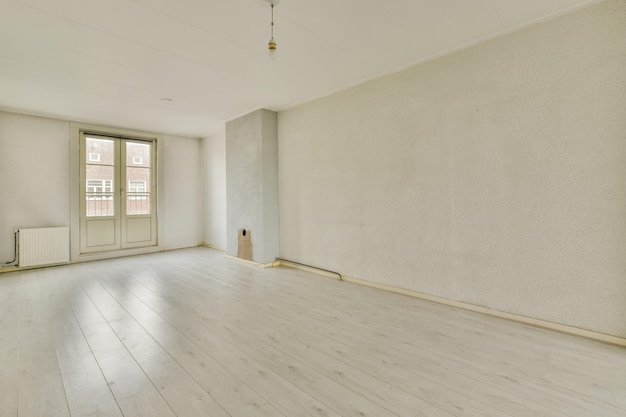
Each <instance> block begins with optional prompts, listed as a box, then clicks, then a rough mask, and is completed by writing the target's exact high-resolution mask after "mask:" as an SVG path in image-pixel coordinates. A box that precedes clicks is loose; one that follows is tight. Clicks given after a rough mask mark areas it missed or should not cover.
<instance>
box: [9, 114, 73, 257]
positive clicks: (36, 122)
mask: <svg viewBox="0 0 626 417" xmlns="http://www.w3.org/2000/svg"><path fill="white" fill-rule="evenodd" d="M69 187H70V167H69V123H68V122H62V121H58V120H52V119H44V118H39V117H30V116H23V115H19V114H14V113H5V112H0V262H8V261H11V260H13V256H14V243H13V228H14V227H46V226H69V225H70V208H69V207H70V198H69Z"/></svg>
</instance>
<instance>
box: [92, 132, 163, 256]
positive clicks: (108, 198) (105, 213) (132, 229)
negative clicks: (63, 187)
mask: <svg viewBox="0 0 626 417" xmlns="http://www.w3.org/2000/svg"><path fill="white" fill-rule="evenodd" d="M80 159H81V165H80V171H81V175H80V250H81V253H95V252H105V251H112V250H120V249H127V248H137V247H147V246H155V245H156V244H157V230H156V227H157V222H156V213H155V211H156V195H155V194H156V193H155V192H154V190H156V182H155V172H154V167H155V160H156V158H155V143H154V142H152V141H144V140H133V139H123V138H112V137H107V136H100V135H93V134H89V133H81V136H80Z"/></svg>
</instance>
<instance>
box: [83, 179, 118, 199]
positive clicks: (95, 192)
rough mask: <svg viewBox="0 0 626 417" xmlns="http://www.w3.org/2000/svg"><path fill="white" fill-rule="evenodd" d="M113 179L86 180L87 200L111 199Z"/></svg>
mask: <svg viewBox="0 0 626 417" xmlns="http://www.w3.org/2000/svg"><path fill="white" fill-rule="evenodd" d="M112 199H113V180H87V200H112Z"/></svg>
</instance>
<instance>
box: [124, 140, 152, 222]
mask: <svg viewBox="0 0 626 417" xmlns="http://www.w3.org/2000/svg"><path fill="white" fill-rule="evenodd" d="M151 188H152V144H151V143H138V142H129V141H127V142H126V215H127V216H131V215H146V214H152V204H151V201H152V198H151V193H152V189H151Z"/></svg>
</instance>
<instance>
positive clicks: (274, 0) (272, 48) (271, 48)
mask: <svg viewBox="0 0 626 417" xmlns="http://www.w3.org/2000/svg"><path fill="white" fill-rule="evenodd" d="M265 1H266V2H268V3H269V4H270V7H271V8H272V26H271V35H270V41H269V42H268V43H267V52H268V54H269V56H270V58H271V59H272V60H274V59H276V51H277V47H276V41H275V40H274V6H276V5H277V4H278V3H279V2H280V0H265Z"/></svg>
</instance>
